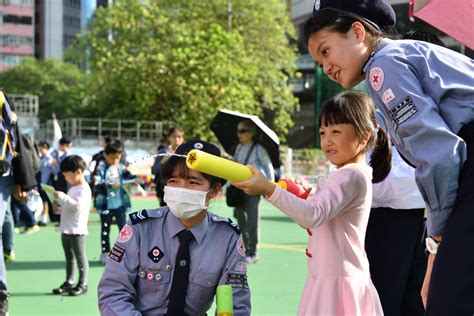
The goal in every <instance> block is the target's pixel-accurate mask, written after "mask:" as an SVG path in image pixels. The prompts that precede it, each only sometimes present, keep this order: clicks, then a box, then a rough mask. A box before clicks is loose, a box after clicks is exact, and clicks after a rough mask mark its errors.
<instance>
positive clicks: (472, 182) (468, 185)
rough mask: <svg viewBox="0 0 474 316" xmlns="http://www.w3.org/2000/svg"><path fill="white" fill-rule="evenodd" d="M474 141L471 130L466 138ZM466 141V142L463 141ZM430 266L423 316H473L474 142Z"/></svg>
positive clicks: (470, 141) (470, 145)
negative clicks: (424, 314)
mask: <svg viewBox="0 0 474 316" xmlns="http://www.w3.org/2000/svg"><path fill="white" fill-rule="evenodd" d="M468 135H469V136H470V137H471V138H474V129H471V132H470V133H469V134H468ZM465 139H466V138H465ZM466 142H467V143H468V146H467V155H468V158H467V161H466V162H465V163H464V165H463V168H462V171H461V175H460V179H459V188H458V193H457V196H456V202H455V205H454V210H453V213H452V214H451V216H450V218H449V222H448V225H447V227H446V230H445V232H444V234H443V241H442V242H441V244H440V246H439V248H438V253H437V254H436V258H435V261H434V264H433V271H432V273H431V282H430V288H429V292H428V306H427V310H426V315H430V316H431V315H443V316H444V315H456V316H458V315H459V316H462V315H469V316H472V315H474V139H470V140H469V141H468V140H466Z"/></svg>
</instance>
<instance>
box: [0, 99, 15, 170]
mask: <svg viewBox="0 0 474 316" xmlns="http://www.w3.org/2000/svg"><path fill="white" fill-rule="evenodd" d="M0 113H1V119H0V175H2V174H4V173H5V172H7V171H8V170H9V169H10V166H11V162H12V160H13V157H14V155H15V145H16V139H15V133H14V130H15V119H14V113H13V109H12V106H11V104H10V102H9V101H8V98H7V97H6V95H5V94H4V93H3V92H2V91H0Z"/></svg>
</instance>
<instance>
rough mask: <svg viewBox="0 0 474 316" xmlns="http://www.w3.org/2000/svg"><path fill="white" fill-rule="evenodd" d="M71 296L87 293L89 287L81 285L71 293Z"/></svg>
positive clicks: (70, 291)
mask: <svg viewBox="0 0 474 316" xmlns="http://www.w3.org/2000/svg"><path fill="white" fill-rule="evenodd" d="M68 292H69V295H70V296H78V295H81V294H84V293H86V292H87V285H85V284H81V283H79V284H78V285H76V286H75V287H74V288H72V289H70V290H69V291H68Z"/></svg>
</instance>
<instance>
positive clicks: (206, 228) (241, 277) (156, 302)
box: [98, 206, 250, 316]
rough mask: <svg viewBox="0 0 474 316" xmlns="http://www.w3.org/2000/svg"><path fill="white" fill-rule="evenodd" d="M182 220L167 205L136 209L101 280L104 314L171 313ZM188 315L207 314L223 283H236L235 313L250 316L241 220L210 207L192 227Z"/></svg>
mask: <svg viewBox="0 0 474 316" xmlns="http://www.w3.org/2000/svg"><path fill="white" fill-rule="evenodd" d="M183 229H185V227H184V226H183V224H182V223H181V222H180V220H179V219H178V218H177V217H176V216H174V214H173V213H171V212H170V211H169V208H168V207H167V206H166V207H162V208H159V209H154V210H143V211H140V212H136V213H132V214H130V219H129V221H128V223H127V224H126V225H125V226H124V228H123V229H122V230H121V232H120V234H119V237H118V239H117V241H116V243H115V245H114V247H113V249H112V250H111V251H110V254H109V258H107V263H106V266H105V270H104V272H103V274H102V278H101V280H100V282H99V287H98V295H99V308H100V312H101V314H102V315H127V316H129V315H142V314H143V315H166V313H167V309H168V296H169V293H170V291H171V284H172V282H173V271H174V265H175V260H176V254H177V252H178V248H179V240H178V236H177V234H178V233H179V232H180V231H182V230H183ZM190 231H191V233H192V234H193V236H194V240H193V241H191V243H190V245H189V251H190V261H191V265H190V272H189V286H188V292H187V297H186V306H185V309H184V311H185V313H186V314H187V315H204V314H205V313H206V311H207V310H209V308H210V307H211V305H212V302H213V299H214V296H215V294H216V287H217V286H218V285H219V284H230V285H231V286H232V292H233V303H234V315H250V290H249V288H248V285H247V263H246V261H245V253H244V250H243V243H242V239H241V237H240V233H239V232H238V228H237V225H236V224H233V223H232V222H231V221H230V219H228V218H223V217H220V216H217V215H214V214H212V213H210V212H208V213H207V216H206V217H205V218H204V219H203V220H202V221H201V222H200V223H199V224H198V225H196V226H194V227H192V228H191V229H190Z"/></svg>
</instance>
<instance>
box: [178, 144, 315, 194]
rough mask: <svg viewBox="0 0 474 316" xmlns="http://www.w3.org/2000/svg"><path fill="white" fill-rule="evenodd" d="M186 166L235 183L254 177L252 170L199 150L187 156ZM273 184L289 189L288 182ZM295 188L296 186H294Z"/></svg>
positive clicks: (192, 151) (194, 150) (281, 181)
mask: <svg viewBox="0 0 474 316" xmlns="http://www.w3.org/2000/svg"><path fill="white" fill-rule="evenodd" d="M186 165H187V166H188V168H189V169H192V170H196V171H199V172H202V173H207V174H210V175H212V176H215V177H219V178H222V179H226V180H229V181H235V182H240V181H245V180H248V179H250V178H251V177H252V175H253V172H252V169H250V168H249V167H247V166H245V165H243V164H240V163H238V162H235V161H232V160H229V159H225V158H222V157H219V156H214V155H212V154H208V153H206V152H203V151H200V150H198V149H193V150H191V151H190V152H189V153H188V155H187V156H186ZM272 183H274V184H276V185H279V186H280V187H282V188H283V189H284V190H288V189H289V187H288V181H287V180H280V181H278V182H276V183H275V182H272ZM293 186H295V185H294V184H293ZM295 187H296V186H295ZM295 194H296V193H295ZM306 196H307V195H306ZM305 198H306V197H305Z"/></svg>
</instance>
